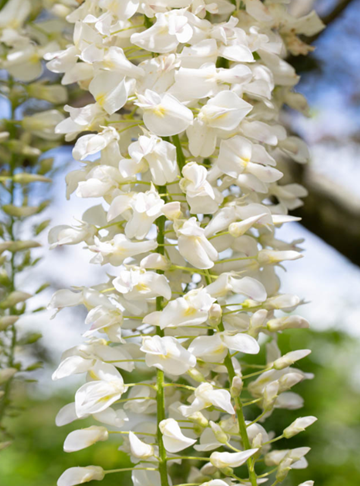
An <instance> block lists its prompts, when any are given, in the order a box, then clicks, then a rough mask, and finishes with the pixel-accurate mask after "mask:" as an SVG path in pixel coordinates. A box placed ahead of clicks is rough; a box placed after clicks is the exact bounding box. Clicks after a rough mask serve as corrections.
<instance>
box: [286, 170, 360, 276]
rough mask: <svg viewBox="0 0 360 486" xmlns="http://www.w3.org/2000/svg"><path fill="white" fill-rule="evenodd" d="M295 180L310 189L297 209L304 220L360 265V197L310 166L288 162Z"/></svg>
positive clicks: (334, 246) (323, 238)
mask: <svg viewBox="0 0 360 486" xmlns="http://www.w3.org/2000/svg"><path fill="white" fill-rule="evenodd" d="M288 166H289V167H290V177H291V178H292V180H294V181H296V182H298V183H299V184H302V185H303V186H304V187H305V188H306V189H307V190H308V192H309V195H308V197H307V198H306V199H305V205H304V206H303V207H301V208H299V209H298V210H296V211H295V212H294V214H295V215H296V216H300V217H301V218H302V221H301V224H302V225H303V226H304V227H305V228H307V229H308V230H309V231H311V232H312V233H314V234H315V235H317V236H319V237H320V238H321V239H322V240H323V241H325V243H327V244H328V245H331V246H332V247H333V248H335V249H336V250H337V251H339V252H340V253H341V254H342V255H344V256H345V257H346V258H348V259H349V260H350V261H351V262H353V263H354V264H355V265H358V266H360V251H359V248H360V224H359V221H360V198H358V197H357V196H356V195H353V194H349V191H348V190H347V189H346V188H344V187H342V186H340V185H339V184H337V183H336V182H333V181H331V180H329V179H327V178H326V177H324V176H323V175H319V174H317V173H316V172H314V171H312V170H311V169H310V168H309V167H307V166H303V165H298V164H295V163H292V162H290V163H288Z"/></svg>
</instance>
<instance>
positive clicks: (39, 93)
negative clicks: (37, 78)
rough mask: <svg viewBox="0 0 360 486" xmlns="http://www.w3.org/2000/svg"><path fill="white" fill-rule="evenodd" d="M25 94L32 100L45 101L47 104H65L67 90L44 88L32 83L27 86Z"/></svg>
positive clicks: (57, 86) (42, 85) (56, 86)
mask: <svg viewBox="0 0 360 486" xmlns="http://www.w3.org/2000/svg"><path fill="white" fill-rule="evenodd" d="M27 92H28V93H29V95H30V96H31V97H33V98H37V99H39V100H45V101H48V102H49V103H54V104H58V103H66V101H67V90H66V88H64V86H59V85H54V86H46V85H44V84H43V83H32V84H30V85H29V86H27Z"/></svg>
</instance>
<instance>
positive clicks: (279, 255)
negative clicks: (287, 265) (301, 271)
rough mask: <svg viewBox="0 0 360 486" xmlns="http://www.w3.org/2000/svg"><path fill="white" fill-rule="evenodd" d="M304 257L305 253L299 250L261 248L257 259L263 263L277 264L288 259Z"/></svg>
mask: <svg viewBox="0 0 360 486" xmlns="http://www.w3.org/2000/svg"><path fill="white" fill-rule="evenodd" d="M302 257H303V255H302V254H301V253H299V252H298V251H291V250H290V251H276V250H261V251H259V253H258V258H257V259H258V262H259V263H260V264H261V265H276V264H277V263H280V262H283V261H286V260H298V259H299V258H302Z"/></svg>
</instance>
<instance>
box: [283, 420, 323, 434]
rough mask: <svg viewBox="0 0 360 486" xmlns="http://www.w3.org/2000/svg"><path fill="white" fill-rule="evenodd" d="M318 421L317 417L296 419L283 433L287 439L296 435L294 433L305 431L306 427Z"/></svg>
mask: <svg viewBox="0 0 360 486" xmlns="http://www.w3.org/2000/svg"><path fill="white" fill-rule="evenodd" d="M316 421H317V418H316V417H312V416H309V417H300V418H298V419H296V420H295V421H294V422H293V423H292V424H291V425H289V427H286V429H284V432H283V435H284V437H285V438H286V439H290V438H291V437H294V435H297V434H299V433H300V432H303V431H304V430H305V429H306V427H309V426H310V425H312V424H313V423H314V422H316Z"/></svg>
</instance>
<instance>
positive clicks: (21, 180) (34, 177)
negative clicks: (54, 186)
mask: <svg viewBox="0 0 360 486" xmlns="http://www.w3.org/2000/svg"><path fill="white" fill-rule="evenodd" d="M13 181H14V182H17V183H18V184H30V183H31V182H51V179H50V178H49V177H45V176H43V175H38V174H27V173H21V174H15V175H14V177H13Z"/></svg>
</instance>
